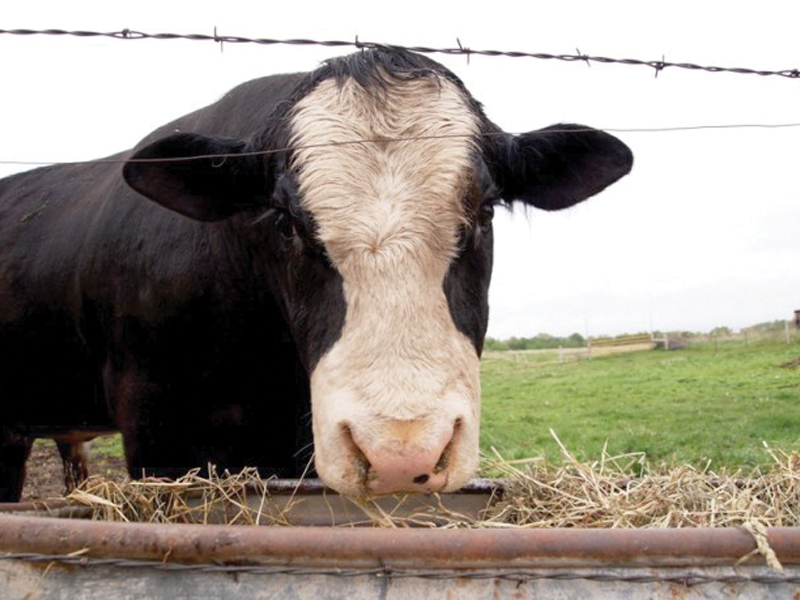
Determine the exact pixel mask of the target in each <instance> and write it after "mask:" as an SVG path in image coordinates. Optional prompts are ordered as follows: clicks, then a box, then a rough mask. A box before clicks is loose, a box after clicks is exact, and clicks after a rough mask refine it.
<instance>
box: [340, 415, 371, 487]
mask: <svg viewBox="0 0 800 600" xmlns="http://www.w3.org/2000/svg"><path fill="white" fill-rule="evenodd" d="M341 431H342V438H344V444H345V447H346V448H347V449H348V450H349V451H350V453H351V454H352V456H353V457H354V458H355V460H356V464H357V465H358V467H357V468H358V474H359V477H360V479H361V481H362V483H364V484H366V482H367V480H368V479H369V478H370V469H371V468H372V465H371V464H370V462H369V460H368V459H367V457H366V456H365V455H364V452H362V450H361V448H359V447H358V444H356V441H355V440H354V439H353V432H352V431H351V429H350V425H348V424H344V425H342V427H341Z"/></svg>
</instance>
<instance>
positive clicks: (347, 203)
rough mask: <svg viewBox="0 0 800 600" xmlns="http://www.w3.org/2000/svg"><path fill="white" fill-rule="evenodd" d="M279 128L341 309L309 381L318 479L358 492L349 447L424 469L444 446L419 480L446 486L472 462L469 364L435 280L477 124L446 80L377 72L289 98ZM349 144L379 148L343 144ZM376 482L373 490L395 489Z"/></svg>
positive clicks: (454, 224)
mask: <svg viewBox="0 0 800 600" xmlns="http://www.w3.org/2000/svg"><path fill="white" fill-rule="evenodd" d="M292 130H293V134H294V135H293V137H294V139H293V143H294V144H295V145H296V147H297V148H298V150H297V151H296V154H295V160H296V168H297V171H298V180H299V187H300V193H301V198H302V204H303V207H304V209H306V210H307V211H309V212H310V213H311V214H312V215H313V217H314V219H315V222H316V224H317V227H318V236H319V239H320V241H321V242H322V243H323V244H324V246H325V249H326V251H327V253H328V256H329V258H330V260H331V261H332V263H333V265H334V266H335V268H336V269H337V270H338V271H339V272H340V274H341V275H342V278H343V287H344V295H345V300H346V304H347V313H346V319H345V324H344V327H343V330H342V334H341V337H340V338H339V340H338V341H337V342H336V343H335V344H334V345H333V346H332V347H331V349H330V350H329V351H328V352H327V353H326V354H325V355H324V356H323V357H322V358H321V360H320V361H319V362H318V364H317V366H316V368H315V369H314V372H313V373H312V374H311V394H312V409H313V430H314V444H315V462H316V468H317V471H318V472H319V474H320V476H321V477H322V478H323V480H325V482H326V483H327V484H328V485H330V486H332V487H334V488H336V489H338V490H340V491H342V492H345V493H350V494H362V493H364V492H365V490H366V488H365V486H366V485H367V479H366V478H367V473H365V469H364V467H365V464H366V463H365V461H364V460H361V461H359V460H358V459H359V457H360V456H361V453H362V452H363V455H364V456H366V457H368V460H369V461H370V462H373V457H380V460H381V461H383V462H384V463H386V464H389V463H392V464H393V465H395V464H396V463H398V462H402V461H403V460H405V458H408V461H409V462H410V463H414V461H415V460H417V459H419V457H421V456H428V457H430V456H434V458H433V459H432V460H433V464H435V463H436V462H437V458H438V457H439V455H440V454H441V451H442V449H443V448H444V446H445V445H447V444H449V447H448V448H447V455H446V461H442V462H440V464H439V465H438V467H437V468H435V469H433V472H430V471H429V475H430V481H429V482H428V485H429V486H430V489H455V488H458V487H460V486H461V485H463V484H464V483H465V482H466V481H467V480H468V479H469V477H471V476H472V474H473V473H474V470H475V468H476V466H477V460H478V426H479V413H480V383H479V376H478V369H479V364H478V357H477V355H476V352H475V349H474V347H473V345H472V343H471V342H470V340H469V339H468V338H467V337H466V336H465V335H464V334H462V333H461V332H459V331H458V329H457V328H456V326H455V324H454V323H453V319H452V317H451V314H450V311H449V308H448V304H447V299H446V297H445V293H444V289H443V282H444V278H445V275H446V274H447V271H448V267H449V264H450V261H451V260H452V258H453V257H454V256H455V255H456V252H457V244H458V237H459V229H460V227H461V226H462V225H463V223H464V222H465V207H464V206H463V197H464V192H465V186H466V185H468V182H469V181H470V178H471V169H472V159H471V157H472V154H473V152H474V145H475V140H476V136H477V132H478V122H477V118H476V116H475V115H474V114H473V112H472V110H471V109H470V107H469V105H468V102H467V101H466V99H465V97H464V95H463V92H461V91H460V90H459V89H458V88H457V87H456V86H455V85H454V84H452V83H450V82H449V81H444V80H437V79H433V78H420V79H413V80H402V81H399V80H395V79H392V78H389V77H388V76H387V77H386V86H385V88H383V89H379V90H372V91H371V92H367V91H365V90H364V89H363V88H362V87H360V86H359V85H358V84H357V83H355V82H354V81H352V80H347V81H345V82H344V83H342V84H341V85H340V84H339V83H337V82H335V81H333V80H325V81H323V82H321V83H320V84H319V85H318V86H317V87H316V88H315V89H314V90H313V91H311V92H310V93H309V94H308V95H307V96H306V97H305V98H304V99H303V100H301V101H300V102H299V103H298V105H297V107H296V110H295V112H294V113H293V116H292ZM397 138H416V139H414V140H412V141H400V142H399V141H393V140H396V139H397ZM359 139H365V140H386V141H384V142H381V141H377V142H375V141H371V142H367V143H356V144H353V143H348V142H352V141H354V140H359ZM451 441H452V443H450V442H451ZM420 460H421V459H420ZM428 460H429V462H430V459H429V458H428ZM418 462H419V461H418ZM423 462H424V461H423ZM445 462H446V464H444V463H445ZM420 464H421V463H420ZM433 464H431V465H430V467H433ZM373 466H374V465H373ZM414 468H416V467H414ZM437 473H438V475H437ZM369 476H370V477H376V476H377V477H380V474H377V475H376V474H375V473H369ZM409 477H412V478H413V473H409ZM387 486H388V487H383V488H380V489H379V491H391V490H390V488H394V487H398V484H397V482H396V481H394V480H393V481H391V482H389V483H388V484H387ZM400 487H403V485H402V484H400ZM424 488H425V486H424V485H423V486H422V488H420V489H424ZM414 489H416V488H414ZM373 491H374V490H373Z"/></svg>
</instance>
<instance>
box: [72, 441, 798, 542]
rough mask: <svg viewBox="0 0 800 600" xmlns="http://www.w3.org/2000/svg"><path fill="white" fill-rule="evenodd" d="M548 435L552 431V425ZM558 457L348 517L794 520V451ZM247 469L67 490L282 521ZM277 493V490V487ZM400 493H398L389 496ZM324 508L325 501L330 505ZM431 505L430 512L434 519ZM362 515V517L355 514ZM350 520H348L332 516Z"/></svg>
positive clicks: (705, 523)
mask: <svg viewBox="0 0 800 600" xmlns="http://www.w3.org/2000/svg"><path fill="white" fill-rule="evenodd" d="M553 435H554V437H555V434H553ZM556 440H557V441H558V438H557V437H556ZM558 443H559V445H560V447H561V452H562V455H563V461H562V463H561V464H560V465H554V464H552V463H548V462H546V461H544V460H542V459H529V460H515V461H506V460H503V459H502V457H500V456H499V455H496V456H494V457H492V458H491V459H487V461H486V466H487V468H488V469H490V470H491V471H492V472H494V473H499V474H501V475H502V477H503V481H504V485H503V487H504V491H503V493H502V494H498V495H497V497H494V498H493V499H492V500H491V501H490V503H489V505H488V507H487V508H486V510H484V511H481V514H480V516H478V517H468V516H465V515H462V514H457V513H454V512H452V511H448V510H447V509H445V508H444V507H443V506H442V503H441V502H439V503H438V506H437V503H436V502H434V503H433V505H434V507H433V508H432V509H431V508H428V509H426V510H425V511H424V512H425V514H419V515H416V514H412V515H411V516H410V517H409V516H407V515H406V516H404V517H397V516H396V515H395V514H393V512H392V511H391V510H389V511H387V510H386V508H384V507H382V506H379V505H378V504H377V503H375V502H373V501H370V500H358V501H356V500H354V501H353V502H354V503H355V504H356V505H357V506H358V507H359V508H360V509H361V513H360V514H359V518H360V519H361V521H360V522H359V523H358V524H364V521H365V520H366V522H367V524H371V525H373V526H383V527H409V526H418V525H423V526H429V527H430V526H432V525H433V524H434V523H435V524H436V525H437V526H440V527H450V528H454V527H457V528H465V527H474V528H479V527H482V528H487V527H495V528H496V527H503V528H512V527H528V528H530V527H540V528H542V527H551V528H552V527H581V528H640V529H641V528H680V527H734V526H738V527H750V528H753V527H757V528H758V527H791V526H800V456H798V454H797V453H796V452H791V453H787V452H783V451H779V450H774V449H770V448H767V447H766V446H765V452H766V455H767V456H768V457H769V459H770V462H769V463H768V464H766V465H764V466H761V467H758V468H755V469H753V470H752V471H751V472H749V473H744V472H742V471H741V470H739V471H735V472H730V473H729V472H727V471H724V470H723V471H720V472H719V473H715V472H713V471H711V470H710V469H709V468H708V466H706V467H703V468H698V467H695V466H690V465H660V466H657V467H651V466H650V465H649V464H648V462H647V460H646V458H645V456H644V454H642V453H630V454H622V455H618V456H611V455H609V454H608V453H607V452H606V451H605V450H604V451H603V453H602V456H601V458H600V459H599V460H597V461H594V462H581V461H578V460H577V459H576V458H575V457H574V456H573V455H572V454H571V453H570V452H569V451H568V450H567V449H566V448H565V447H564V446H563V445H561V443H560V441H558ZM267 484H268V482H267V481H265V480H263V479H261V478H260V477H259V476H258V474H257V472H256V470H255V469H246V470H244V471H242V472H241V473H238V474H234V475H230V474H227V473H226V474H224V475H220V474H217V473H216V471H215V470H214V469H213V468H212V469H210V474H209V475H208V476H207V477H201V476H200V475H199V472H198V471H193V472H191V473H189V474H188V475H186V476H185V477H181V478H180V479H178V480H176V481H167V480H161V479H143V480H139V481H123V482H114V481H108V480H104V479H102V478H98V477H91V478H90V479H89V480H88V481H87V482H85V483H84V484H83V485H82V486H81V487H80V488H79V489H78V490H76V491H75V492H73V493H72V494H71V495H70V499H72V500H73V501H74V502H78V503H80V504H82V505H85V506H88V507H90V508H91V511H92V513H93V518H96V519H105V520H112V521H136V522H154V523H211V522H214V523H228V524H231V525H257V524H261V525H292V524H294V523H293V522H292V518H291V515H289V513H290V512H291V511H292V509H293V508H294V507H295V506H296V504H297V503H302V502H303V499H302V498H299V497H298V498H294V497H293V496H292V497H291V498H289V502H288V503H287V502H286V500H285V498H284V499H283V500H282V501H281V502H277V501H276V499H275V497H274V496H273V495H271V493H270V491H269V489H268V485H267ZM284 496H285V494H284ZM405 502H406V499H403V498H401V499H399V500H398V504H397V505H398V506H400V505H402V504H403V503H405ZM331 512H333V511H331ZM431 512H436V513H437V514H436V518H435V521H432V520H431V518H430V517H431V514H430V513H431ZM364 515H366V517H365V516H364ZM338 523H339V524H343V525H348V526H352V524H353V523H352V522H349V521H348V522H344V523H343V522H342V521H341V520H340V521H338Z"/></svg>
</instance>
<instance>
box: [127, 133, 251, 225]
mask: <svg viewBox="0 0 800 600" xmlns="http://www.w3.org/2000/svg"><path fill="white" fill-rule="evenodd" d="M244 151H245V143H244V142H242V141H240V140H232V139H226V138H216V137H209V136H205V135H200V134H196V133H176V134H173V135H170V136H168V137H165V138H162V139H160V140H157V141H155V142H153V143H151V144H148V145H147V146H144V147H143V148H141V149H139V150H138V151H137V152H136V153H135V154H134V155H133V156H132V157H131V158H130V159H128V162H126V163H125V166H124V167H123V169H122V175H123V177H124V178H125V181H126V182H127V183H128V185H130V186H131V187H132V188H133V189H134V190H136V191H137V192H139V193H140V194H142V195H143V196H145V197H147V198H149V199H150V200H153V201H154V202H157V203H158V204H160V205H161V206H164V207H165V208H168V209H170V210H174V211H175V212H177V213H180V214H182V215H184V216H187V217H189V218H191V219H195V220H198V221H219V220H220V219H225V218H226V217H230V216H231V215H233V214H235V213H237V212H240V211H242V210H247V209H249V208H253V207H254V206H256V205H258V204H261V203H263V201H264V196H263V190H264V187H265V184H266V182H265V180H264V176H263V174H261V175H259V171H260V169H259V168H258V164H259V163H258V161H256V160H254V159H253V157H252V156H246V155H243V152H244Z"/></svg>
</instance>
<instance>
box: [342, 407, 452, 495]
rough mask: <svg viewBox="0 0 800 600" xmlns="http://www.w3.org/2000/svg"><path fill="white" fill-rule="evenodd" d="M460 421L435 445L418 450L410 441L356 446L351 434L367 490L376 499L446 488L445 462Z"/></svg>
mask: <svg viewBox="0 0 800 600" xmlns="http://www.w3.org/2000/svg"><path fill="white" fill-rule="evenodd" d="M459 424H460V421H456V423H455V425H454V426H453V428H452V429H448V432H447V434H445V435H443V436H442V437H441V438H440V439H439V440H438V441H437V442H436V443H434V444H430V445H426V446H421V445H419V443H418V442H417V441H416V440H414V439H413V438H410V439H409V438H407V437H403V438H399V439H390V440H383V441H382V442H381V443H380V444H379V445H377V446H374V447H373V446H368V445H366V444H359V442H358V436H357V435H353V434H352V432H351V436H352V437H351V439H352V442H353V445H354V446H355V449H356V452H355V454H356V455H357V460H360V461H361V462H362V463H363V464H361V465H360V467H361V472H362V473H363V474H365V481H364V485H365V487H366V490H367V491H368V492H369V493H371V494H375V495H381V494H392V493H396V492H418V493H428V492H439V491H442V490H443V489H444V488H445V486H446V485H447V479H448V468H447V467H448V458H449V455H450V453H451V451H452V448H453V445H454V443H455V441H456V438H457V437H458V430H459Z"/></svg>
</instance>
